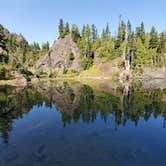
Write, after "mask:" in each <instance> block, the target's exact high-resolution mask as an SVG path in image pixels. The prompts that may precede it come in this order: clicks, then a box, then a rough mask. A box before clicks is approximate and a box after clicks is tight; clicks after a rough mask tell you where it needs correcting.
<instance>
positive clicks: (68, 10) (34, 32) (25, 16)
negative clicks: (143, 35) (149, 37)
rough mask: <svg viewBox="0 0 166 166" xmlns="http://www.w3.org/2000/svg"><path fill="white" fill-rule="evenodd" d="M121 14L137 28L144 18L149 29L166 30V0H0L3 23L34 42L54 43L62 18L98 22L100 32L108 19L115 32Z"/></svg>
mask: <svg viewBox="0 0 166 166" xmlns="http://www.w3.org/2000/svg"><path fill="white" fill-rule="evenodd" d="M119 15H122V18H123V19H124V20H126V21H127V19H130V20H131V22H132V24H133V26H134V27H135V26H137V25H139V24H140V22H141V21H142V20H143V21H144V22H145V28H146V30H149V29H150V27H151V26H152V25H154V26H155V27H156V28H157V30H158V31H159V32H160V31H163V30H165V29H166V0H0V24H2V25H4V26H5V27H6V28H8V29H9V30H10V31H12V32H16V33H22V34H23V36H25V37H26V39H27V40H28V41H29V42H30V43H32V42H33V41H36V42H39V43H40V44H41V43H43V42H45V41H49V42H50V43H51V44H52V42H53V41H54V40H55V39H56V37H57V35H58V22H59V19H60V18H63V19H64V21H68V22H69V23H70V24H71V23H76V24H77V25H78V26H79V27H82V25H83V24H86V23H89V24H93V23H94V24H95V25H96V26H97V27H98V29H99V31H101V30H102V28H103V27H104V26H105V25H106V23H107V22H108V23H109V25H110V29H111V32H112V34H115V30H116V29H117V26H118V17H119Z"/></svg>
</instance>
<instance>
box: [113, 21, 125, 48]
mask: <svg viewBox="0 0 166 166" xmlns="http://www.w3.org/2000/svg"><path fill="white" fill-rule="evenodd" d="M125 38H126V25H125V23H124V21H121V22H120V25H119V28H118V36H117V39H116V42H115V48H116V49H117V48H119V47H120V46H121V44H122V43H123V41H124V40H125Z"/></svg>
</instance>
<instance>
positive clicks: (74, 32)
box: [71, 24, 80, 42]
mask: <svg viewBox="0 0 166 166" xmlns="http://www.w3.org/2000/svg"><path fill="white" fill-rule="evenodd" d="M71 36H72V38H73V41H74V42H77V41H78V39H79V38H80V33H79V29H78V27H77V26H76V24H73V25H72V29H71Z"/></svg>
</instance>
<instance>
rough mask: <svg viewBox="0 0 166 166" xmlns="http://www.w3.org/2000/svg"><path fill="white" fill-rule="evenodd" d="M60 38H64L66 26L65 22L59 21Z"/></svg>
mask: <svg viewBox="0 0 166 166" xmlns="http://www.w3.org/2000/svg"><path fill="white" fill-rule="evenodd" d="M59 38H64V24H63V20H62V19H60V20H59Z"/></svg>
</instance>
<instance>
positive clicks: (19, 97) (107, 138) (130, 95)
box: [0, 82, 166, 166]
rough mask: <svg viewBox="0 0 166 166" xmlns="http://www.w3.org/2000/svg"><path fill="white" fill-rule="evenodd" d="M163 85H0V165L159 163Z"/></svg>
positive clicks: (165, 111)
mask: <svg viewBox="0 0 166 166" xmlns="http://www.w3.org/2000/svg"><path fill="white" fill-rule="evenodd" d="M165 124H166V91H161V90H159V89H144V88H142V87H141V86H140V85H130V86H127V87H123V86H121V87H116V88H112V86H111V85H110V84H109V83H106V84H105V83H101V84H95V83H94V84H93V83H92V84H91V86H89V85H84V84H81V83H78V82H55V83H54V82H53V83H50V84H43V83H42V84H39V85H38V86H33V85H31V86H28V87H24V88H21V87H20V88H13V87H9V86H1V87H0V134H1V138H0V166H140V165H141V166H164V165H166V128H165Z"/></svg>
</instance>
